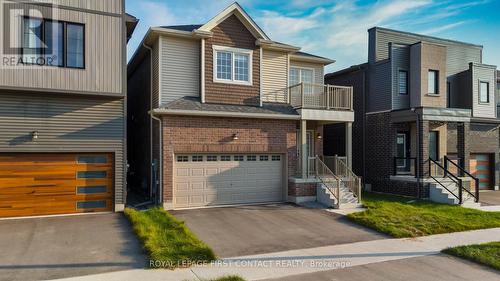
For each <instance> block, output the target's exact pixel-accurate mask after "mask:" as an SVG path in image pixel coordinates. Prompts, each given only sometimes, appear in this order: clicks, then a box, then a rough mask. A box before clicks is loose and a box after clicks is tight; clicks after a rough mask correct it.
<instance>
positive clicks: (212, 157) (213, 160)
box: [207, 155, 217, 162]
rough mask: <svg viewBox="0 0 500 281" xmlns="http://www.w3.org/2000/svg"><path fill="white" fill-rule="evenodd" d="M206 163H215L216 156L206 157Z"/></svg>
mask: <svg viewBox="0 0 500 281" xmlns="http://www.w3.org/2000/svg"><path fill="white" fill-rule="evenodd" d="M207 161H208V162H215V161H217V156H216V155H209V156H207Z"/></svg>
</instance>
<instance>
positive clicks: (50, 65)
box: [0, 0, 137, 217]
mask: <svg viewBox="0 0 500 281" xmlns="http://www.w3.org/2000/svg"><path fill="white" fill-rule="evenodd" d="M53 4H54V6H52V5H53ZM0 13H1V14H2V15H3V17H2V22H1V24H2V26H1V32H3V33H2V34H3V36H1V37H0V38H3V39H2V40H3V41H2V42H1V44H0V45H1V46H0V48H1V50H0V51H1V52H0V53H1V56H2V64H1V65H0V217H14V216H34V215H51V214H68V213H83V212H96V211H122V210H123V208H124V204H125V196H126V189H125V186H126V182H125V176H126V160H125V159H126V138H125V129H126V127H125V126H126V124H125V121H126V119H125V115H126V102H125V100H126V92H127V84H126V68H125V67H126V44H127V40H128V38H130V36H131V34H132V32H133V30H134V28H135V25H136V23H137V20H136V19H135V18H133V17H132V16H129V15H127V14H125V1H124V0H106V1H102V0H86V1H70V0H58V1H16V2H12V1H0ZM9 15H10V17H9ZM8 32H10V34H9V33H8ZM8 34H9V35H8Z"/></svg>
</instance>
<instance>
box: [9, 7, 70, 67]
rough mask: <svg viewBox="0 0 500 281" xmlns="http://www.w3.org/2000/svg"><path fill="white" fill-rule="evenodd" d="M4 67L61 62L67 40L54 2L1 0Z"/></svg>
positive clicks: (47, 64)
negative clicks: (64, 38)
mask: <svg viewBox="0 0 500 281" xmlns="http://www.w3.org/2000/svg"><path fill="white" fill-rule="evenodd" d="M0 4H1V5H0V15H2V18H3V20H2V21H1V22H0V25H1V26H0V38H3V44H2V46H1V47H2V50H1V54H2V58H1V59H2V61H1V67H3V68H6V67H19V66H37V67H39V66H58V65H59V64H60V61H61V60H62V56H61V55H60V52H59V50H61V49H62V47H63V44H64V42H63V40H62V39H61V38H62V37H61V36H58V35H59V33H61V32H62V31H63V30H62V29H60V28H59V24H58V21H57V17H56V14H55V13H54V12H55V10H54V8H53V6H52V5H50V4H44V5H43V6H35V5H29V4H27V3H26V2H22V1H19V2H14V1H10V0H0ZM48 19H50V20H48Z"/></svg>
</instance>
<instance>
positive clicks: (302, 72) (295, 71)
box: [290, 67, 314, 86]
mask: <svg viewBox="0 0 500 281" xmlns="http://www.w3.org/2000/svg"><path fill="white" fill-rule="evenodd" d="M313 82H314V70H313V69H309V68H299V67H291V68H290V86H294V85H297V84H300V83H310V84H312V83H313Z"/></svg>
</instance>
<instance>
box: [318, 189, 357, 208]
mask: <svg viewBox="0 0 500 281" xmlns="http://www.w3.org/2000/svg"><path fill="white" fill-rule="evenodd" d="M316 200H317V201H318V202H319V203H321V204H323V205H325V206H327V207H329V208H339V205H340V209H344V208H356V207H361V204H359V203H358V198H356V196H354V194H353V193H352V192H351V191H349V189H348V188H346V187H341V188H340V204H339V203H338V202H337V199H336V198H335V196H333V194H331V192H330V190H328V188H327V187H326V186H325V185H324V184H318V187H317V190H316Z"/></svg>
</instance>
